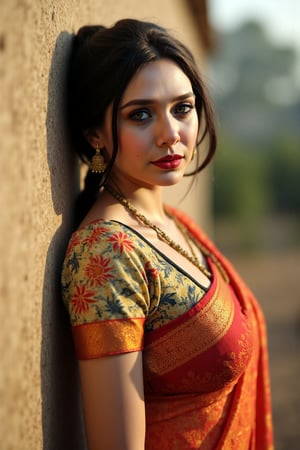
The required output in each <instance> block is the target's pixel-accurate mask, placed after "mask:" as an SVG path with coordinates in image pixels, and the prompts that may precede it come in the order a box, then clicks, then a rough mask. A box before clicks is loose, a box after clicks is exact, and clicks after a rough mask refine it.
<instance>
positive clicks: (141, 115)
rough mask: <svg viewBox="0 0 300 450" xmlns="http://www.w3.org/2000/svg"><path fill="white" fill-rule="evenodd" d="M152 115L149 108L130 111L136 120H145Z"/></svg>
mask: <svg viewBox="0 0 300 450" xmlns="http://www.w3.org/2000/svg"><path fill="white" fill-rule="evenodd" d="M150 117H151V114H150V112H149V111H148V110H147V109H139V110H137V111H133V112H132V113H130V115H129V118H130V119H131V120H134V121H136V122H144V121H145V120H147V119H149V118H150Z"/></svg>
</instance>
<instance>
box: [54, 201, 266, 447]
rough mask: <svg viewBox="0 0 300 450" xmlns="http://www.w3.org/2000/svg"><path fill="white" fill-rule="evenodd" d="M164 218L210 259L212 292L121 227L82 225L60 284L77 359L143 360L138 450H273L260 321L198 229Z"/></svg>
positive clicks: (229, 270) (181, 217)
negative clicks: (142, 432)
mask: <svg viewBox="0 0 300 450" xmlns="http://www.w3.org/2000/svg"><path fill="white" fill-rule="evenodd" d="M168 210H169V212H170V213H171V214H173V215H174V216H176V217H177V219H178V220H179V221H180V222H181V223H182V224H183V225H184V226H185V227H186V229H187V230H188V231H189V233H190V236H192V237H193V239H194V240H195V241H196V242H200V243H201V244H202V245H204V246H205V247H206V248H207V249H208V250H209V252H210V254H211V257H208V261H207V262H208V264H209V267H210V270H211V271H212V274H213V278H212V283H211V286H210V288H209V289H208V290H207V291H206V290H205V289H202V287H201V286H199V285H197V284H196V283H193V280H191V279H190V278H189V277H188V274H184V273H183V272H182V271H180V268H178V267H177V268H176V266H174V265H173V264H170V261H169V262H168V261H166V258H165V257H164V255H160V254H159V252H158V251H157V249H155V248H153V247H151V245H149V242H147V241H146V240H144V239H143V237H142V236H140V235H138V233H137V232H135V230H132V229H130V228H129V227H127V226H126V225H124V224H120V223H117V222H113V221H111V222H104V221H101V220H99V221H96V222H95V223H93V224H90V225H89V226H87V227H86V228H85V229H83V230H79V231H78V232H75V233H74V234H73V236H72V238H71V241H70V244H69V247H68V249H67V253H66V258H65V263H64V269H63V276H62V284H63V297H64V301H65V304H66V306H67V307H68V309H69V312H70V317H71V324H72V332H73V337H74V342H75V347H76V351H77V356H78V358H79V359H89V358H98V357H102V356H107V355H114V354H120V353H126V352H129V351H139V350H142V351H143V365H144V366H143V369H144V391H145V412H146V438H145V449H146V450H156V449H159V450H177V449H180V450H185V449H186V450H189V449H202V450H221V449H223V450H227V449H228V450H230V449H234V450H236V449H240V450H271V449H273V437H272V419H271V404H270V382H269V373H268V357H267V342H266V331H265V323H264V318H263V315H262V312H261V310H260V308H259V306H258V304H257V302H256V300H255V298H254V296H253V294H252V293H251V291H250V290H249V289H248V287H247V286H246V285H245V284H244V283H243V281H242V280H241V279H240V277H239V276H238V274H237V273H236V272H235V270H234V268H233V267H232V265H231V264H230V263H229V262H228V261H227V259H225V257H224V256H223V255H222V254H221V253H220V252H219V251H218V250H217V249H216V248H215V246H214V244H213V243H212V242H211V241H210V240H209V239H208V238H207V237H206V235H205V234H204V233H203V232H202V231H201V230H200V229H199V227H198V226H197V225H195V224H194V223H193V222H192V221H191V219H190V218H189V217H188V216H186V215H185V214H183V213H181V212H179V211H178V210H176V209H174V208H170V207H168ZM175 299H176V301H175ZM184 299H188V301H191V303H190V304H185V303H184V301H183V300H184ZM179 304H180V305H181V304H182V305H183V306H178V305H179ZM180 307H182V310H178V308H180ZM175 310H176V314H174V311H175Z"/></svg>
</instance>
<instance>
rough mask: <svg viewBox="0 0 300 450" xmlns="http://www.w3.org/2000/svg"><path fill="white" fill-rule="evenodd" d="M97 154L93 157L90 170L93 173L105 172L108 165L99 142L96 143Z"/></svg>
mask: <svg viewBox="0 0 300 450" xmlns="http://www.w3.org/2000/svg"><path fill="white" fill-rule="evenodd" d="M95 152H96V153H95V155H94V156H93V157H92V161H91V164H90V170H91V171H92V172H93V173H103V172H105V169H106V167H107V164H106V163H105V161H104V158H103V155H102V154H101V149H100V147H99V144H96V148H95Z"/></svg>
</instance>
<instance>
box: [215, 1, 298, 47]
mask: <svg viewBox="0 0 300 450" xmlns="http://www.w3.org/2000/svg"><path fill="white" fill-rule="evenodd" d="M207 3H208V8H209V14H210V20H211V23H212V25H213V26H215V27H216V28H220V29H221V30H225V31H226V30H230V29H232V28H235V27H237V26H239V24H241V23H243V22H245V21H246V20H249V19H253V18H254V19H256V20H258V21H260V22H261V23H262V24H263V25H264V26H265V28H266V31H267V34H268V35H269V36H270V38H271V39H272V40H274V42H275V43H277V44H282V45H284V44H292V45H293V46H294V47H295V48H296V49H297V52H298V54H299V55H300V0H208V1H207Z"/></svg>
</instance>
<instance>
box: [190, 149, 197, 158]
mask: <svg viewBox="0 0 300 450" xmlns="http://www.w3.org/2000/svg"><path fill="white" fill-rule="evenodd" d="M196 155H197V147H195V148H194V150H193V154H192V158H191V161H193V159H194V158H195V156H196Z"/></svg>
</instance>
